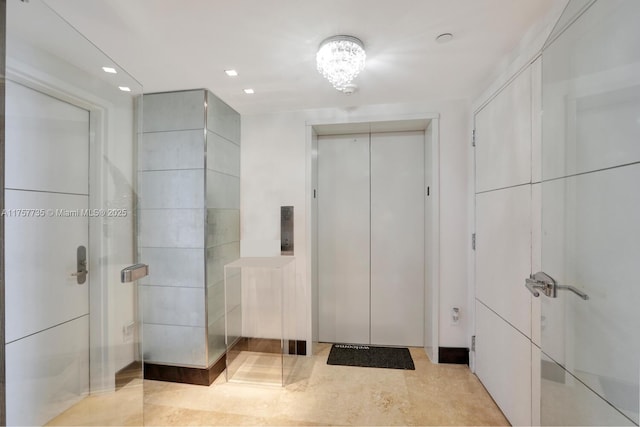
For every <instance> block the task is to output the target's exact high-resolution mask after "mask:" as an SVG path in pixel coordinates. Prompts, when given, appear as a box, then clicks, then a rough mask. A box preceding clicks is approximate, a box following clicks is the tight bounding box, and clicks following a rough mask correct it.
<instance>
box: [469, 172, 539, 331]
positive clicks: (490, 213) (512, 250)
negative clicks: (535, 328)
mask: <svg viewBox="0 0 640 427" xmlns="http://www.w3.org/2000/svg"><path fill="white" fill-rule="evenodd" d="M476 236H477V237H476V298H478V299H479V300H481V301H482V302H483V303H484V304H486V305H487V306H488V307H490V308H491V309H492V310H493V311H495V312H496V313H498V314H499V315H500V316H501V317H503V318H504V319H506V320H507V321H508V322H509V323H511V324H512V325H513V326H514V327H516V328H517V329H518V330H520V332H522V333H523V334H525V335H526V336H529V337H530V334H531V294H530V293H529V291H528V290H527V289H526V288H525V287H524V280H525V278H526V277H528V276H529V274H530V272H531V186H530V185H522V186H518V187H512V188H506V189H502V190H496V191H490V192H487V193H481V194H477V195H476Z"/></svg>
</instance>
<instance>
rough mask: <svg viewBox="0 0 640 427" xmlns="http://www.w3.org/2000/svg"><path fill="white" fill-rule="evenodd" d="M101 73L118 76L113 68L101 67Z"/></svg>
mask: <svg viewBox="0 0 640 427" xmlns="http://www.w3.org/2000/svg"><path fill="white" fill-rule="evenodd" d="M102 71H104V72H105V73H109V74H118V72H117V71H116V69H115V68H113V67H102Z"/></svg>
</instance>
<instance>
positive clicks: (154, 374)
mask: <svg viewBox="0 0 640 427" xmlns="http://www.w3.org/2000/svg"><path fill="white" fill-rule="evenodd" d="M286 347H287V350H288V352H289V353H288V354H295V355H298V356H306V354H307V342H306V341H301V340H292V341H288V344H287V346H286ZM231 351H232V352H240V351H255V352H259V353H276V354H280V351H281V350H280V340H277V339H267V338H247V337H242V338H240V339H238V340H237V341H236V343H235V344H234V345H233V346H232V348H231ZM229 357H233V356H232V355H230V356H229ZM226 364H227V354H226V353H225V354H224V355H222V357H221V358H220V359H219V360H218V361H217V362H216V363H214V364H213V365H211V366H209V367H208V368H193V367H186V366H172V365H162V364H159V363H145V364H144V379H145V380H156V381H169V382H174V383H184V384H196V385H204V386H209V385H211V383H213V382H214V381H215V379H216V378H218V376H219V375H220V374H221V373H222V372H223V371H224V370H225V368H226ZM138 369H139V368H138ZM116 381H117V379H116Z"/></svg>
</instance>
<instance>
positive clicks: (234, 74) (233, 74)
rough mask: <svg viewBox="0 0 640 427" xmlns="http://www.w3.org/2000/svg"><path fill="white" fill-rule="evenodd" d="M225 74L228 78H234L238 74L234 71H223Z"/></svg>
mask: <svg viewBox="0 0 640 427" xmlns="http://www.w3.org/2000/svg"><path fill="white" fill-rule="evenodd" d="M224 72H225V74H226V75H227V76H229V77H235V76H237V75H238V72H237V71H236V70H233V69H232V70H224Z"/></svg>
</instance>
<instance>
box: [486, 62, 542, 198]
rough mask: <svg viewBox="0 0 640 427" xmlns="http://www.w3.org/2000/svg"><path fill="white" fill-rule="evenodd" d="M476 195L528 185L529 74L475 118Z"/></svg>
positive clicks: (506, 90) (525, 73)
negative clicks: (482, 192)
mask: <svg viewBox="0 0 640 427" xmlns="http://www.w3.org/2000/svg"><path fill="white" fill-rule="evenodd" d="M475 125H476V191H477V192H480V191H487V190H494V189H497V188H504V187H511V186H514V185H519V184H525V183H528V182H531V71H530V69H529V68H527V69H526V70H525V71H523V72H522V73H521V74H520V75H519V76H518V77H516V78H515V80H513V81H512V82H511V83H510V84H509V85H508V86H507V87H506V88H505V89H504V90H503V91H501V92H500V93H499V94H498V95H497V96H496V97H495V98H494V99H493V100H492V101H491V102H490V103H489V104H487V105H486V106H485V107H484V108H483V109H482V110H480V111H479V112H478V113H477V114H476V123H475Z"/></svg>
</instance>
